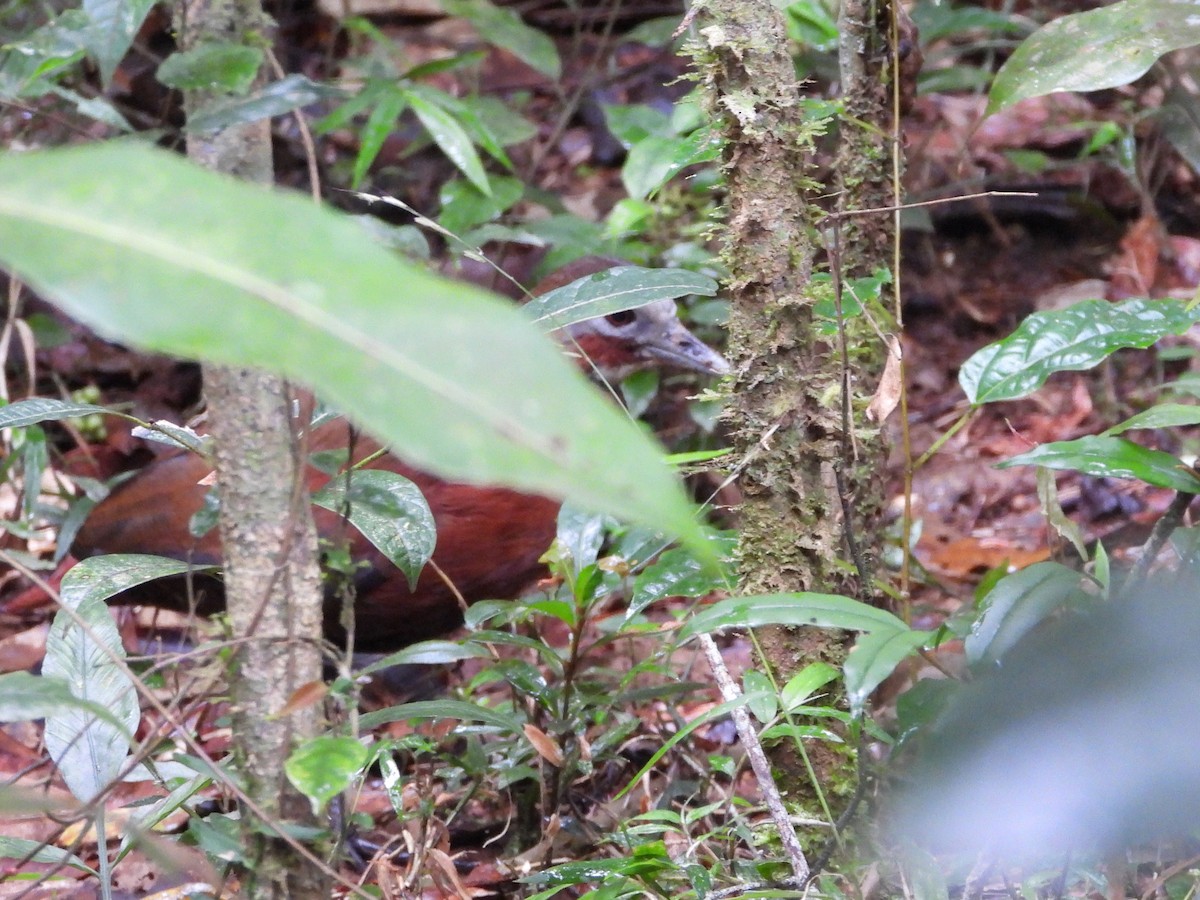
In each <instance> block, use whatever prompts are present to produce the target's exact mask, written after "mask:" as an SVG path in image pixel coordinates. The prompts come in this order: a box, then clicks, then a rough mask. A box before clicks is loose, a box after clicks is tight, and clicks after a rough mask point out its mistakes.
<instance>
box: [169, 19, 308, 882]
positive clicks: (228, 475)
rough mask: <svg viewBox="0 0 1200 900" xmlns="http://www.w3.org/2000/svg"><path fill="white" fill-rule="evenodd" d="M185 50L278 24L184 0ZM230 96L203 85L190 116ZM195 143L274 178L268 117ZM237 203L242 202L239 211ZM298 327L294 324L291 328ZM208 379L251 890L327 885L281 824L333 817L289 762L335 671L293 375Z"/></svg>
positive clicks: (258, 176) (217, 158)
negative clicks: (297, 699) (316, 692)
mask: <svg viewBox="0 0 1200 900" xmlns="http://www.w3.org/2000/svg"><path fill="white" fill-rule="evenodd" d="M178 24H179V27H178V31H179V34H180V36H181V39H182V46H183V49H185V50H187V49H192V48H195V47H196V46H198V45H200V44H201V43H204V42H207V41H229V42H238V43H248V44H254V43H255V42H258V41H261V40H262V38H261V35H262V34H263V33H264V32H265V31H266V24H267V19H266V18H265V16H264V14H263V11H262V8H261V5H260V3H259V2H258V0H188V2H187V3H186V5H185V6H184V7H182V8H181V10H180V18H179V23H178ZM220 99H222V97H221V96H220V95H219V94H215V93H213V92H189V94H188V96H187V97H186V98H185V104H186V108H187V112H188V115H189V116H191V115H194V114H195V113H196V112H197V111H199V110H201V109H204V108H205V107H206V106H208V105H209V104H211V103H213V102H214V101H219V100H220ZM188 156H189V157H190V158H191V159H193V160H195V161H196V162H199V163H200V164H202V165H204V166H207V167H208V168H211V169H215V170H217V171H221V172H226V173H229V174H232V175H236V176H238V177H241V178H244V179H246V180H249V181H255V182H259V183H262V184H271V183H272V182H273V180H274V177H273V169H272V162H271V131H270V123H269V121H268V120H262V121H260V122H255V123H250V124H247V125H238V126H234V127H230V128H226V129H224V130H222V131H220V132H217V133H215V134H207V135H206V134H195V133H193V134H191V135H189V138H188ZM229 214H230V215H236V214H237V210H230V211H229ZM281 340H286V336H281ZM204 382H205V391H206V394H207V398H208V405H209V409H210V413H211V418H212V433H213V435H214V437H215V438H216V469H217V485H218V492H219V496H220V500H221V511H220V520H219V524H220V532H221V540H222V546H223V553H224V569H225V592H226V597H227V603H228V610H229V617H230V620H231V622H232V626H233V631H234V636H235V638H238V639H245V640H241V641H239V643H238V650H237V656H236V660H235V666H236V670H235V672H234V673H233V677H232V683H231V692H232V695H233V701H234V707H233V717H234V723H233V735H234V738H233V741H234V756H235V760H236V762H237V765H238V771H239V774H240V775H241V776H242V779H243V786H244V788H245V791H246V795H247V796H248V797H249V799H250V801H251V802H252V803H253V806H254V808H255V809H256V810H257V811H258V812H259V813H261V814H262V819H260V818H259V816H257V815H255V814H254V813H253V812H252V810H251V809H249V808H247V809H243V810H242V825H243V828H242V839H243V846H244V853H245V859H246V865H245V867H244V870H243V886H244V892H245V895H246V896H248V897H254V898H278V900H283V898H290V897H326V896H329V889H330V883H329V881H328V880H327V879H326V877H325V875H324V874H323V873H322V867H321V866H320V865H319V864H318V863H317V862H315V860H313V859H311V858H309V857H306V855H304V854H302V853H300V852H299V851H298V850H297V849H296V848H295V847H293V846H292V845H291V844H289V843H288V842H287V841H284V840H283V839H282V838H281V837H279V831H278V829H279V828H280V827H284V828H286V827H289V826H294V825H304V826H308V827H315V826H317V825H319V822H318V821H317V819H316V816H315V814H314V812H313V810H312V808H311V805H310V804H309V802H308V800H307V799H306V798H305V797H303V795H301V794H300V793H299V792H298V791H296V790H295V788H293V787H292V786H291V784H290V783H289V782H288V781H287V778H286V777H285V775H284V772H283V763H284V760H286V759H287V757H288V755H289V754H290V753H291V751H292V749H294V747H295V746H296V744H297V743H298V742H299V741H301V740H304V739H306V738H309V737H312V736H313V735H314V734H316V733H317V730H318V727H319V724H320V722H319V719H318V710H317V709H316V708H314V707H312V706H309V707H307V708H305V709H302V710H299V711H295V712H291V713H288V714H286V715H283V714H281V710H282V709H283V707H284V706H285V704H286V703H287V702H288V700H289V699H290V698H291V696H292V695H293V694H294V693H295V691H296V690H297V689H298V688H300V687H301V686H302V685H304V684H307V683H310V682H313V681H317V680H319V679H320V678H321V652H320V648H321V643H320V642H321V604H322V593H321V574H320V569H319V567H318V564H317V540H316V532H315V529H314V527H313V523H312V515H311V511H310V508H309V502H308V497H307V493H306V492H305V490H304V487H303V484H302V482H301V481H300V474H301V472H302V471H303V469H302V460H301V458H300V452H299V448H298V447H297V442H296V440H295V438H294V435H293V428H292V422H291V417H290V414H289V413H290V401H289V397H288V391H287V386H286V385H285V384H284V383H283V382H282V381H281V380H280V379H279V378H276V377H274V376H270V375H266V374H264V373H261V372H255V371H248V370H233V369H224V368H219V367H213V366H208V367H206V368H205V371H204Z"/></svg>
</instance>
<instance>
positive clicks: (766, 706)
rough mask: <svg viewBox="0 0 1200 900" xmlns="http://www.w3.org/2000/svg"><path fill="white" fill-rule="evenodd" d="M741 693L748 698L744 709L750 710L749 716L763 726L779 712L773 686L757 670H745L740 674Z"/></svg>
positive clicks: (777, 698) (769, 680) (777, 699)
mask: <svg viewBox="0 0 1200 900" xmlns="http://www.w3.org/2000/svg"><path fill="white" fill-rule="evenodd" d="M742 693H743V694H745V695H746V697H747V698H748V699H747V702H746V707H747V708H748V709H749V710H750V715H752V716H754V718H756V719H758V721H760V722H762V723H763V724H764V725H766V724H768V723H769V722H770V721H771V720H772V719H774V718H775V714H776V713H778V712H779V697H777V696H776V694H775V685H774V684H772V683H771V679H769V678H767V676H766V675H764V674H763V673H762V672H760V671H758V670H757V669H747V670H746V671H745V672H744V673H743V674H742Z"/></svg>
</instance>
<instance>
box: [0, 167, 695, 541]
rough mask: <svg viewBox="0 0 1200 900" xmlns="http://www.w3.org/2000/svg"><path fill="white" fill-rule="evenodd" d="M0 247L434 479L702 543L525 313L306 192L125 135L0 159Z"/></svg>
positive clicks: (117, 331)
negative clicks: (293, 392)
mask: <svg viewBox="0 0 1200 900" xmlns="http://www.w3.org/2000/svg"><path fill="white" fill-rule="evenodd" d="M164 197H169V198H171V202H170V203H169V204H164V203H163V198H164ZM264 235H270V236H271V239H270V240H264V239H263V236H264ZM0 260H3V261H4V263H5V264H6V265H7V266H9V267H10V268H11V269H12V270H14V271H15V272H17V273H19V275H20V276H21V277H22V278H24V279H25V280H26V281H27V282H28V283H29V284H31V285H32V286H34V288H35V289H36V290H38V291H39V292H40V293H41V294H42V295H43V296H45V297H47V298H49V299H52V300H54V301H55V302H56V303H58V304H59V305H60V306H62V307H63V308H64V309H66V310H68V311H69V312H71V313H72V314H73V315H75V316H77V317H78V318H80V319H81V320H84V321H86V322H87V323H88V324H89V325H91V326H92V327H94V328H96V329H97V330H98V331H100V332H102V333H104V334H107V335H110V336H113V337H116V338H119V339H121V340H125V341H129V342H133V343H138V344H141V345H143V346H146V347H149V348H152V349H156V350H159V351H162V352H168V353H174V354H176V355H180V356H189V357H204V358H206V359H210V360H212V361H214V362H220V363H225V364H229V365H257V366H263V367H268V368H272V369H274V370H275V371H279V372H281V373H283V374H285V375H287V376H288V377H290V378H293V379H295V380H298V381H301V382H304V383H307V384H308V385H310V386H312V387H313V388H315V389H316V392H317V393H318V394H320V395H321V396H323V397H325V398H327V399H328V400H329V402H330V403H333V404H334V405H336V406H337V407H339V408H340V409H343V410H345V412H346V413H347V414H348V415H350V416H352V417H353V418H355V419H356V420H357V421H359V422H361V423H363V424H364V425H365V426H366V427H368V428H369V429H370V430H372V431H373V432H374V433H375V434H376V435H377V436H378V437H380V438H382V439H384V440H390V441H391V442H392V443H393V444H394V445H395V446H397V447H398V448H400V449H401V451H402V452H403V453H404V455H405V456H406V458H408V459H411V460H412V461H413V462H414V463H417V464H419V465H421V466H423V467H425V468H428V469H430V470H432V471H435V472H437V473H438V474H440V475H443V476H447V477H458V478H470V479H473V480H475V481H482V482H492V483H504V484H508V485H510V486H513V487H517V488H523V489H526V490H531V491H535V492H541V493H546V494H550V495H554V496H566V495H568V494H569V495H571V496H572V497H573V498H574V499H576V500H577V501H578V502H580V503H582V504H584V505H587V506H590V507H592V508H594V509H596V510H598V511H604V512H609V513H611V514H613V515H615V516H618V517H621V518H623V519H626V520H630V521H637V522H640V523H642V524H645V525H647V526H649V527H651V528H655V529H659V530H662V531H664V532H667V533H670V534H676V535H679V536H681V537H683V538H684V539H685V540H686V541H690V542H691V543H692V544H693V546H694V547H695V548H696V552H697V553H699V554H701V556H705V555H706V554H707V555H711V551H710V550H709V549H708V547H707V542H706V541H705V540H704V538H703V536H702V531H701V529H700V528H699V526H698V525H697V524H696V523H695V521H694V520H693V517H692V512H691V506H690V504H688V503H687V502H686V500H685V499H684V495H683V491H682V489H681V487H680V486H679V484H678V483H677V482H676V480H675V478H674V476H673V474H672V473H671V472H670V470H669V469H668V468H667V466H665V465H664V464H663V462H662V457H661V453H660V451H659V450H658V448H656V447H655V445H654V444H653V442H652V441H651V440H650V439H649V438H647V437H646V436H645V435H643V434H642V433H641V432H640V431H639V429H638V428H637V427H636V426H635V425H634V424H633V423H631V422H629V421H628V420H627V419H626V418H625V417H624V416H623V414H622V413H621V412H620V411H619V410H617V409H616V408H614V406H613V405H612V404H611V403H610V402H608V401H607V400H606V399H605V398H604V397H602V396H601V395H600V394H599V392H598V391H596V390H595V389H594V388H592V387H591V386H590V385H588V384H587V383H586V381H585V380H584V379H583V378H582V376H581V375H579V373H578V372H576V371H573V370H572V369H571V367H570V366H569V365H568V364H567V362H566V361H565V360H564V359H563V357H562V355H561V353H560V352H559V350H558V349H557V348H555V347H554V346H553V345H552V344H551V343H550V342H549V341H547V340H546V338H545V337H543V336H542V335H539V334H537V333H536V331H535V329H532V328H530V327H529V324H528V320H527V319H525V318H524V317H523V316H522V315H521V314H520V313H519V312H517V311H516V310H513V309H512V308H511V307H510V306H508V305H507V304H506V303H504V302H502V301H500V300H499V299H497V298H493V297H490V296H488V295H486V294H484V293H483V292H481V291H479V290H478V289H474V288H471V287H469V286H467V285H463V284H456V283H453V282H450V281H447V280H444V279H441V278H438V277H436V276H433V275H431V274H429V273H428V272H426V271H425V270H424V269H422V268H419V267H417V266H414V265H411V264H408V263H406V262H404V261H403V260H400V259H398V258H396V257H395V256H393V255H392V254H390V253H389V252H387V251H386V250H384V249H382V248H380V247H378V246H376V245H374V244H373V243H372V242H370V241H368V240H364V239H363V235H362V232H361V230H360V229H359V228H358V227H357V226H356V225H355V224H354V223H353V222H351V221H348V220H347V219H346V218H344V217H342V216H339V215H337V214H335V213H332V212H330V211H329V210H325V209H322V208H320V207H318V206H316V205H315V204H313V203H312V202H311V201H309V200H308V199H307V198H304V197H300V196H297V195H292V194H287V193H284V192H277V191H268V190H263V189H262V188H259V187H256V186H252V185H247V184H241V183H238V182H236V181H234V180H232V179H228V178H224V177H221V176H219V175H216V174H213V173H211V172H206V171H204V170H203V169H201V168H199V167H196V166H194V165H191V164H189V163H187V162H185V161H183V160H180V159H178V158H177V157H175V156H173V155H171V154H167V153H163V152H160V151H155V150H152V149H149V148H146V147H139V146H133V145H128V144H105V145H97V146H89V147H83V148H73V149H68V150H55V151H46V152H38V153H23V154H9V155H6V156H2V157H0ZM398 286H402V287H403V290H400V289H399V287H398ZM164 297H170V298H171V302H170V303H164V302H163V298H164ZM183 309H186V310H188V313H187V315H183V314H181V312H180V311H181V310H183ZM548 385H553V386H554V387H553V390H548V389H547V386H548Z"/></svg>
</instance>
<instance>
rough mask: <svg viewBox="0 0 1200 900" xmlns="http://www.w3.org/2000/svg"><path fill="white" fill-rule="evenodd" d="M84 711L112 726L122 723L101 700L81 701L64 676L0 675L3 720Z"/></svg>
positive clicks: (22, 720) (16, 720) (0, 700)
mask: <svg viewBox="0 0 1200 900" xmlns="http://www.w3.org/2000/svg"><path fill="white" fill-rule="evenodd" d="M79 711H82V712H84V713H86V714H88V715H92V716H95V717H96V718H98V719H102V720H104V721H106V722H108V724H110V725H114V726H118V727H119V726H120V725H121V722H120V721H119V720H118V719H117V718H116V716H114V715H113V714H112V713H111V712H109V711H108V709H107V708H106V707H104V706H102V705H100V704H98V703H93V702H91V701H88V700H81V699H80V698H78V697H76V696H75V694H73V693H72V692H71V683H70V682H69V681H67V680H66V679H64V678H55V677H52V676H47V675H31V674H30V673H29V672H9V673H6V674H4V675H0V721H3V722H29V721H32V720H33V719H47V718H50V717H52V716H58V715H63V714H69V713H74V712H79Z"/></svg>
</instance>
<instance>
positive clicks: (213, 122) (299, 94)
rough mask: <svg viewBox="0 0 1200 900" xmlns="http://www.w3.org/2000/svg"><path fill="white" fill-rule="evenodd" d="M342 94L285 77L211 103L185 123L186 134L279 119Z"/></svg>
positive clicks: (307, 79) (314, 83) (301, 80)
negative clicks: (260, 87) (243, 94)
mask: <svg viewBox="0 0 1200 900" xmlns="http://www.w3.org/2000/svg"><path fill="white" fill-rule="evenodd" d="M341 96H342V92H341V91H339V90H337V89H335V88H331V87H328V86H327V85H323V84H320V83H318V82H316V81H313V80H312V79H310V78H305V77H304V76H303V75H288V76H287V77H286V78H281V79H280V80H279V81H275V82H272V83H271V84H269V85H267V86H266V87H265V88H263V89H262V90H261V91H255V92H254V93H252V94H248V95H247V96H245V97H239V98H237V99H235V100H226V101H223V102H220V103H214V104H213V105H212V106H210V107H207V108H205V109H204V110H203V111H202V112H200V113H199V114H197V115H195V116H192V117H191V118H190V119H189V120H188V122H187V128H188V130H189V131H220V130H221V129H223V128H228V127H230V126H231V125H243V124H245V123H246V122H257V121H258V120H259V119H270V118H272V117H274V116H282V115H283V114H284V113H289V112H292V111H293V110H297V109H300V108H301V107H304V106H308V105H309V104H310V103H316V102H317V101H318V100H322V99H326V98H330V97H341Z"/></svg>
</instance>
